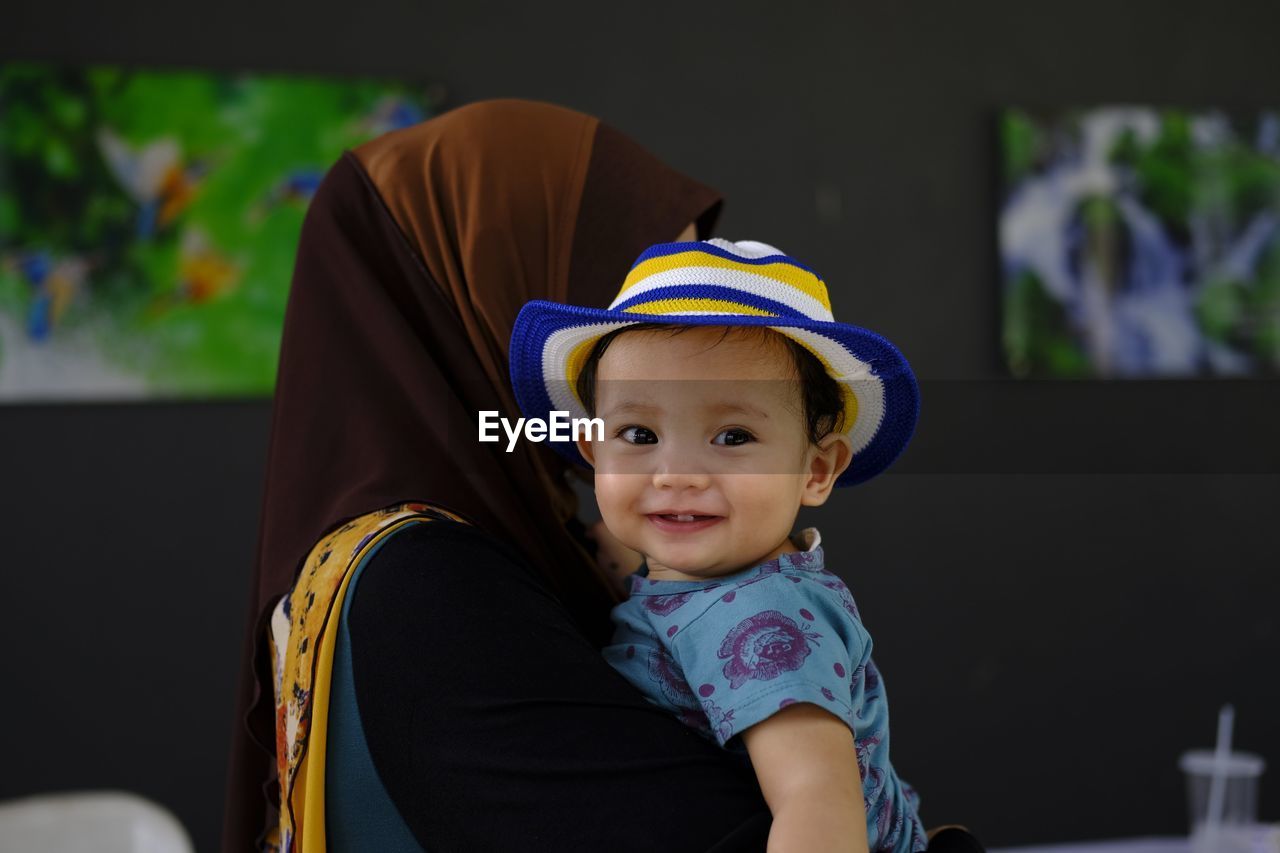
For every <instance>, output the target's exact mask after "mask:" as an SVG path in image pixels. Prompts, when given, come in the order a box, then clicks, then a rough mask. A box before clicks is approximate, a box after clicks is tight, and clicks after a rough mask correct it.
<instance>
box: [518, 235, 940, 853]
mask: <svg viewBox="0 0 1280 853" xmlns="http://www.w3.org/2000/svg"><path fill="white" fill-rule="evenodd" d="M511 367H512V378H513V381H514V383H515V387H516V394H517V398H518V399H519V402H520V405H521V408H522V409H523V410H524V413H525V414H526V415H527V416H529V417H544V418H545V417H546V416H547V414H548V413H549V412H550V411H553V410H563V411H568V412H570V413H571V414H573V415H575V416H590V417H598V418H600V419H601V420H602V421H603V425H604V429H603V436H602V438H600V439H599V440H594V441H592V440H588V438H587V437H585V436H581V437H579V438H578V440H577V441H576V442H574V443H570V442H559V443H557V444H555V445H553V446H555V447H556V448H557V449H558V450H560V451H561V452H562V453H565V454H566V455H569V456H571V457H572V458H575V459H576V458H578V456H577V454H580V455H581V459H582V460H585V461H586V462H587V463H589V464H591V465H592V466H593V467H594V468H595V488H596V498H597V501H598V503H599V506H600V512H601V515H602V517H603V521H604V523H605V525H606V526H607V528H608V530H609V532H610V533H611V534H612V535H613V536H614V537H616V538H617V539H618V540H619V541H620V542H621V543H623V544H624V545H626V546H628V547H630V548H632V549H634V550H635V551H637V552H639V553H640V554H641V555H643V557H644V564H643V565H642V566H641V568H640V569H639V571H638V572H636V574H635V575H633V576H632V577H631V579H630V597H629V599H628V600H627V601H625V602H623V603H622V604H619V605H618V606H617V607H615V608H614V610H613V614H612V615H613V619H614V623H615V626H616V631H615V634H614V639H613V643H612V644H611V645H609V646H608V647H607V648H605V650H604V654H605V657H606V659H607V660H608V661H609V663H610V664H611V665H613V666H614V667H615V668H616V669H617V670H618V671H619V672H620V673H621V674H622V675H623V676H625V677H626V678H627V679H628V680H629V681H631V682H632V683H633V684H634V685H635V686H636V687H637V688H639V689H640V690H641V691H642V692H643V693H644V694H645V695H646V696H647V697H648V698H649V699H650V701H652V702H653V703H655V704H656V705H658V706H660V707H662V708H664V709H666V710H668V711H670V712H671V713H672V714H674V715H676V716H677V717H678V718H679V719H680V720H681V721H683V722H684V723H685V724H687V725H689V726H690V727H692V728H694V729H696V730H697V731H698V732H699V733H701V734H702V735H704V736H706V737H708V738H711V739H714V740H715V741H716V742H717V743H718V744H719V745H720V746H721V747H723V748H725V749H727V750H730V751H732V752H734V753H737V754H739V755H742V756H743V757H744V758H746V759H748V760H749V761H750V764H751V765H752V767H753V768H754V769H755V772H756V774H757V777H758V779H759V782H760V787H761V790H762V792H763V793H764V796H765V799H766V801H767V802H768V804H769V808H770V810H771V812H772V813H773V825H772V829H771V831H770V848H771V849H772V848H774V847H775V846H780V847H781V848H782V849H794V850H813V851H819V850H860V851H865V850H877V851H879V850H892V851H920V850H924V849H925V848H926V844H927V840H926V836H925V831H924V827H923V825H922V824H921V822H920V818H919V816H918V814H917V811H918V804H919V798H918V797H917V796H916V794H915V792H914V791H913V790H912V789H911V787H910V786H909V785H907V784H906V783H905V782H903V781H902V780H901V779H900V778H899V777H898V775H897V773H896V772H895V771H894V769H893V766H892V765H891V764H890V762H889V725H888V706H887V704H886V698H885V688H884V684H883V681H882V680H881V678H880V674H879V672H878V671H877V669H876V666H875V664H874V662H873V661H872V659H871V649H872V642H871V637H870V635H868V633H867V631H866V628H865V627H864V626H863V624H862V620H861V618H860V616H859V614H858V609H857V606H856V605H855V604H854V600H853V597H852V595H851V594H850V592H849V589H848V587H846V586H845V584H844V582H843V581H842V580H841V579H840V578H839V577H837V576H836V575H835V574H832V573H831V572H829V571H827V570H826V569H825V568H824V566H823V552H822V548H821V546H820V538H819V535H818V531H817V530H815V529H813V528H809V529H807V530H804V531H803V532H802V533H801V534H800V535H799V536H797V537H792V536H791V531H792V529H793V525H794V524H795V520H796V515H797V513H798V511H799V508H800V507H801V506H818V505H821V504H822V503H824V502H825V501H826V500H827V497H828V496H829V495H830V493H831V490H832V489H833V488H834V487H836V486H844V485H852V484H854V483H859V482H863V481H865V480H867V479H869V478H870V477H873V476H875V475H876V474H877V473H879V472H880V471H882V470H884V469H885V468H886V467H887V466H888V465H889V464H890V463H891V462H892V461H893V459H894V458H896V457H897V455H898V454H899V453H900V452H901V451H902V449H903V447H905V445H906V443H907V441H908V440H909V439H910V436H911V433H912V431H913V429H914V425H915V420H916V415H917V412H918V407H919V403H918V392H917V390H916V384H915V380H914V377H913V376H912V374H911V370H910V368H909V366H908V365H907V363H906V361H905V359H904V358H903V357H902V355H901V354H900V353H899V352H898V351H897V349H896V348H895V347H893V345H892V344H890V343H889V342H888V341H886V340H884V339H883V338H881V337H880V336H878V335H876V334H874V333H873V332H869V331H867V330H865V329H860V328H858V327H856V326H849V325H845V324H840V323H836V322H835V320H834V317H833V316H832V314H831V308H830V302H829V301H828V298H827V293H826V286H825V284H823V282H822V280H821V279H819V278H818V276H817V275H816V274H815V273H814V272H813V271H812V270H810V269H809V268H808V267H806V266H804V265H803V264H801V263H799V262H798V261H796V260H794V259H793V258H790V257H788V256H786V255H784V254H783V253H782V252H780V251H779V250H777V249H775V248H773V247H771V246H767V245H765V244H762V243H755V242H739V243H731V242H728V241H725V240H709V241H701V242H683V243H665V244H660V245H656V246H653V247H650V248H649V249H648V250H646V251H645V252H644V253H643V254H641V256H640V258H639V259H638V260H637V261H636V263H635V265H634V266H633V267H632V270H631V272H630V274H629V275H628V276H627V278H626V281H625V282H624V283H623V286H622V289H621V291H620V293H619V295H618V298H617V299H616V300H615V301H614V303H613V304H612V305H611V306H610V307H609V308H608V309H606V310H596V309H587V308H578V307H574V306H563V305H556V304H554V303H548V302H531V303H529V304H528V305H526V306H525V308H524V309H523V310H522V311H521V314H520V317H519V318H518V319H517V321H516V327H515V331H514V334H513V337H512V346H511ZM855 768H856V771H855Z"/></svg>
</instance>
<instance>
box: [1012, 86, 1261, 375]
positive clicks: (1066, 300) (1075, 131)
mask: <svg viewBox="0 0 1280 853" xmlns="http://www.w3.org/2000/svg"><path fill="white" fill-rule="evenodd" d="M999 140H1000V168H1001V182H1002V183H1001V196H1000V204H999V226H998V231H999V238H998V239H999V251H1000V260H1001V273H1002V294H1001V306H1002V314H1003V316H1002V350H1003V353H1004V357H1005V362H1006V364H1007V365H1008V368H1009V371H1010V373H1011V374H1012V375H1013V376H1016V377H1038V378H1043V377H1072V378H1157V377H1182V378H1187V377H1206V378H1208V377H1249V376H1264V377H1274V376H1276V375H1277V374H1280V108H1277V109H1272V110H1256V111H1252V112H1246V113H1240V112H1226V111H1218V110H1212V109H1201V110H1178V109H1168V108H1158V107H1141V106H1137V107H1131V106H1125V107H1097V108H1092V109H1080V110H1062V111H1052V112H1046V111H1040V112H1035V111H1027V110H1020V109H1007V110H1004V111H1003V112H1002V113H1001V115H1000V118H999Z"/></svg>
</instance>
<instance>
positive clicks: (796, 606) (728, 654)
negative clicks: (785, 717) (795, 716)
mask: <svg viewBox="0 0 1280 853" xmlns="http://www.w3.org/2000/svg"><path fill="white" fill-rule="evenodd" d="M870 644H871V638H870V637H869V636H868V635H867V633H866V630H865V629H864V628H863V627H862V624H861V623H860V622H858V621H857V620H856V619H854V618H853V617H852V615H851V614H850V613H849V612H848V611H847V610H846V609H845V608H844V607H843V606H842V605H841V603H840V600H839V597H838V595H836V594H835V593H834V592H833V591H832V590H831V589H829V588H827V587H824V586H823V585H822V584H820V583H818V582H817V580H815V579H812V578H811V577H806V576H798V575H791V574H783V573H777V574H772V575H767V576H764V577H761V578H759V579H757V580H753V581H750V582H748V583H745V584H742V585H741V586H738V587H735V588H734V589H732V590H729V591H727V592H725V593H723V594H722V595H721V596H720V598H719V599H718V600H717V601H716V602H715V603H714V604H713V605H712V606H711V607H709V608H707V610H706V611H705V612H704V613H703V614H702V615H701V616H700V617H699V618H698V619H696V620H694V621H693V622H691V623H689V624H688V625H686V626H684V627H683V628H682V629H681V630H680V631H679V632H678V633H676V635H675V636H674V637H673V638H672V640H671V649H672V653H673V655H674V656H675V658H676V660H677V662H678V663H679V665H680V669H681V670H682V671H683V672H684V675H685V678H686V679H687V680H688V683H689V686H690V687H691V688H692V690H693V692H694V694H695V695H696V696H697V697H698V698H699V701H700V702H701V704H702V709H703V712H704V713H705V714H706V715H707V721H708V723H709V724H710V727H711V731H712V733H713V734H714V736H715V738H716V741H717V742H718V743H719V744H720V745H721V746H729V748H730V749H735V748H736V749H737V751H742V749H743V748H742V747H741V743H740V742H736V743H735V744H733V745H731V746H730V745H729V741H730V740H731V739H732V738H734V737H735V736H736V735H739V734H741V733H742V732H743V731H744V730H745V729H747V728H749V727H751V726H753V725H755V724H756V723H758V722H761V721H763V720H765V719H768V718H769V717H770V716H772V715H773V714H775V713H777V712H778V711H779V710H781V709H782V708H785V707H787V706H788V705H791V704H794V703H796V702H812V703H813V704H815V705H818V706H819V707H821V708H825V709H826V710H828V711H830V712H831V713H833V714H835V715H836V716H837V717H839V718H840V719H842V720H844V721H845V723H846V724H847V725H848V726H849V730H850V732H855V731H856V730H855V729H854V720H855V709H854V708H853V707H852V704H851V703H852V688H853V684H852V678H853V675H854V670H855V669H856V668H857V666H858V665H859V663H860V662H861V661H862V660H864V659H865V657H866V656H868V655H869V653H870Z"/></svg>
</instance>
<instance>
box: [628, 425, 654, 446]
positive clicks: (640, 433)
mask: <svg viewBox="0 0 1280 853" xmlns="http://www.w3.org/2000/svg"><path fill="white" fill-rule="evenodd" d="M618 437H619V438H621V439H622V440H623V441H625V442H627V443H628V444H657V443H658V436H657V434H655V433H654V431H653V430H651V429H649V428H648V427H642V426H630V427H623V428H622V429H621V430H619V431H618Z"/></svg>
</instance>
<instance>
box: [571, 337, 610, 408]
mask: <svg viewBox="0 0 1280 853" xmlns="http://www.w3.org/2000/svg"><path fill="white" fill-rule="evenodd" d="M601 337H603V335H594V336H592V337H589V338H585V339H584V340H582V341H581V342H579V343H577V344H575V345H574V347H573V349H571V350H569V357H568V358H566V359H565V360H564V378H565V379H566V380H567V381H568V383H569V390H570V391H571V392H572V393H573V396H574V397H577V399H578V402H579V403H582V398H581V397H578V374H580V373H582V367H583V365H585V364H586V363H587V356H589V355H591V348H592V347H594V346H595V345H596V342H597V341H599V340H600V338H601Z"/></svg>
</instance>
